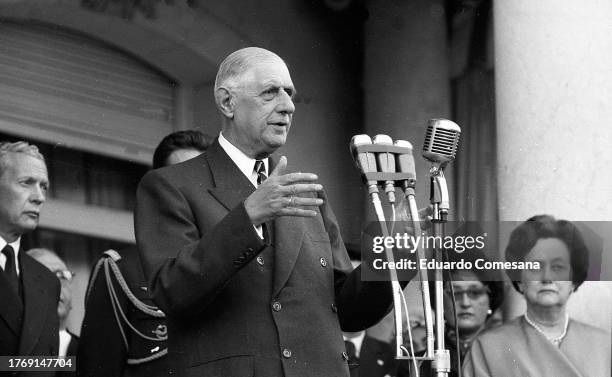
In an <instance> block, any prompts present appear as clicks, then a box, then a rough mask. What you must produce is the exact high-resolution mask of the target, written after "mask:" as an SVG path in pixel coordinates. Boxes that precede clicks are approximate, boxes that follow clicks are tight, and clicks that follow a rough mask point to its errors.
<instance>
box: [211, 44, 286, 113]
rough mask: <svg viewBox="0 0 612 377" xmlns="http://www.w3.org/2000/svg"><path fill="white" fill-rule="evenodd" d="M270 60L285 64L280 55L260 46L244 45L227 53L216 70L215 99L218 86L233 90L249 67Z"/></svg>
mask: <svg viewBox="0 0 612 377" xmlns="http://www.w3.org/2000/svg"><path fill="white" fill-rule="evenodd" d="M270 61H280V62H282V63H283V64H285V62H284V61H283V59H281V58H280V56H278V55H276V54H275V53H273V52H272V51H268V50H266V49H264V48H260V47H246V48H242V49H240V50H237V51H234V52H232V53H231V54H229V55H228V56H227V57H226V58H225V59H224V60H223V62H221V64H220V65H219V70H218V71H217V77H216V79H215V100H216V101H218V99H217V90H218V89H219V88H225V89H227V90H230V91H231V90H234V89H235V88H236V87H237V86H239V85H240V84H241V82H242V81H243V80H244V77H243V76H244V74H246V73H248V72H249V70H250V69H251V68H253V67H254V66H256V65H257V64H260V63H263V62H270ZM217 104H218V102H217Z"/></svg>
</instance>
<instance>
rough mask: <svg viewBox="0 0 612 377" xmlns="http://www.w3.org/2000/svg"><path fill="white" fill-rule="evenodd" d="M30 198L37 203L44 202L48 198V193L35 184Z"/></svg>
mask: <svg viewBox="0 0 612 377" xmlns="http://www.w3.org/2000/svg"><path fill="white" fill-rule="evenodd" d="M30 200H31V201H32V202H34V203H36V204H42V203H44V202H45V200H47V194H46V192H45V190H44V189H43V188H42V187H41V186H35V188H34V190H33V191H32V194H31V196H30Z"/></svg>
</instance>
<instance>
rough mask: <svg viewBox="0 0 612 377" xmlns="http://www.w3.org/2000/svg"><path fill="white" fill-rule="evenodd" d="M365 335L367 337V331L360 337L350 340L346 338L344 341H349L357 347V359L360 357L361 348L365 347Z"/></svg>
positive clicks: (362, 332)
mask: <svg viewBox="0 0 612 377" xmlns="http://www.w3.org/2000/svg"><path fill="white" fill-rule="evenodd" d="M365 335H366V333H365V331H361V333H360V334H359V335H357V336H356V337H353V338H348V337H346V336H344V340H348V341H349V342H352V343H353V344H354V345H355V356H356V357H359V354H360V353H361V346H362V345H363V340H364V339H365Z"/></svg>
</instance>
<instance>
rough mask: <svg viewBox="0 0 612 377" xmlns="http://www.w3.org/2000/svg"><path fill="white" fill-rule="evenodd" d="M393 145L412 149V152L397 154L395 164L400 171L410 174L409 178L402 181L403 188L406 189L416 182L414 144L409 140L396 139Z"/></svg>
mask: <svg viewBox="0 0 612 377" xmlns="http://www.w3.org/2000/svg"><path fill="white" fill-rule="evenodd" d="M393 145H395V146H396V147H402V148H406V149H409V150H410V153H402V154H397V155H395V166H396V167H397V170H399V171H400V173H405V174H406V175H407V176H408V179H407V180H405V181H404V182H403V183H402V186H403V187H402V188H403V189H404V190H406V188H408V186H412V187H414V184H415V183H416V168H415V166H414V157H413V156H412V144H411V143H410V142H409V141H407V140H395V143H393Z"/></svg>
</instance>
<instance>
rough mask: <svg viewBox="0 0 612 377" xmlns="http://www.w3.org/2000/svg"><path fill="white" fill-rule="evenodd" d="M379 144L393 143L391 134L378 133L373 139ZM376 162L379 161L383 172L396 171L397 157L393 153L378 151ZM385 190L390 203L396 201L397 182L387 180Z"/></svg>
mask: <svg viewBox="0 0 612 377" xmlns="http://www.w3.org/2000/svg"><path fill="white" fill-rule="evenodd" d="M372 142H373V143H374V144H378V145H393V139H391V137H390V136H389V135H382V134H381V135H376V136H374V140H373V141H372ZM376 162H378V171H380V172H383V173H395V157H394V156H393V153H389V152H377V153H376ZM385 192H386V193H387V197H388V198H389V203H391V204H393V203H395V182H394V181H385Z"/></svg>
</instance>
